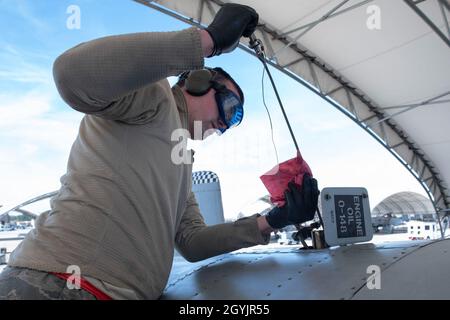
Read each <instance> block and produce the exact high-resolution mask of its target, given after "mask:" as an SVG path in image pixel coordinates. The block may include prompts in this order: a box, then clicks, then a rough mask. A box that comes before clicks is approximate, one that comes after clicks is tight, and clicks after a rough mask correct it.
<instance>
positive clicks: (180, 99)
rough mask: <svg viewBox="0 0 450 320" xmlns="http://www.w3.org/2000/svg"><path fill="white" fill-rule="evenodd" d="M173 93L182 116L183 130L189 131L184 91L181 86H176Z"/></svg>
mask: <svg viewBox="0 0 450 320" xmlns="http://www.w3.org/2000/svg"><path fill="white" fill-rule="evenodd" d="M172 93H173V96H174V98H175V103H176V105H177V109H178V113H179V114H180V120H181V125H182V126H183V129H186V130H189V123H188V122H189V120H188V108H187V104H186V99H185V98H184V94H183V91H182V90H181V88H180V86H177V85H175V86H173V87H172Z"/></svg>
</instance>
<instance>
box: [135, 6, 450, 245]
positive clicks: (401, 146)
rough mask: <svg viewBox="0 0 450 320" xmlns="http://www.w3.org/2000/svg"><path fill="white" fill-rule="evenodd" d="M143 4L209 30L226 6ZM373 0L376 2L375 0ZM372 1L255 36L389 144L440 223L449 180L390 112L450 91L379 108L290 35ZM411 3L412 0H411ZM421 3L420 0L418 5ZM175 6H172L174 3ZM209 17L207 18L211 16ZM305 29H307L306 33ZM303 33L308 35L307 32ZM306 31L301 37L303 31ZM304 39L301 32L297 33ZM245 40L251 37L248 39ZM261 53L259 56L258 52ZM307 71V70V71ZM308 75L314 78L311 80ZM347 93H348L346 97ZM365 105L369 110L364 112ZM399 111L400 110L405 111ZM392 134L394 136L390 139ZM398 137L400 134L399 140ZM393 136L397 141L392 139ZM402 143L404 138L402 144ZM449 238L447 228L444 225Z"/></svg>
mask: <svg viewBox="0 0 450 320" xmlns="http://www.w3.org/2000/svg"><path fill="white" fill-rule="evenodd" d="M133 1H135V2H138V3H140V4H143V5H145V6H147V7H149V8H152V9H154V10H157V11H159V12H162V13H164V14H166V15H169V16H171V17H174V18H176V19H178V20H180V21H183V22H185V23H187V24H190V25H192V26H196V27H198V28H204V23H205V20H208V19H209V21H210V20H212V17H214V15H215V13H216V12H217V11H218V10H219V9H220V7H221V6H222V5H223V4H224V2H223V1H220V0H196V1H192V3H193V5H197V8H196V9H197V10H194V11H195V12H196V16H193V17H187V16H184V15H182V14H181V13H180V12H177V11H175V9H174V8H172V7H173V6H174V5H173V2H170V1H165V0H158V1H150V0H133ZM370 1H372V0H370ZM370 1H369V0H364V1H361V2H359V3H356V4H354V5H352V6H349V7H348V8H345V9H341V10H340V11H337V10H338V9H339V8H341V7H342V6H343V5H344V4H345V3H346V2H347V1H342V2H340V3H339V4H338V5H337V6H336V7H335V8H333V10H331V11H328V12H327V13H326V14H325V15H324V16H322V18H320V19H319V20H317V21H314V22H311V23H309V24H307V25H304V26H301V27H299V28H295V29H292V30H289V31H286V32H279V31H277V30H275V29H274V28H271V27H270V26H269V25H268V24H267V23H265V22H264V21H261V19H260V24H259V25H258V27H257V30H256V31H255V35H256V36H257V37H258V38H260V39H261V41H262V44H263V45H264V47H265V50H266V55H267V56H268V57H272V58H267V63H268V64H270V65H271V66H272V67H274V68H276V69H278V70H279V71H281V72H283V73H284V74H286V75H287V76H289V77H291V78H292V79H294V80H295V81H297V82H298V83H300V84H301V85H303V86H304V87H306V88H308V89H309V90H311V92H313V93H314V94H316V95H318V96H319V97H321V98H322V99H324V100H325V101H327V102H328V103H330V104H331V105H332V106H334V107H335V108H336V109H338V110H339V111H341V112H342V113H344V114H345V115H346V116H348V117H349V118H350V119H351V120H353V121H354V122H355V123H356V124H357V125H358V126H360V127H361V128H362V129H364V130H365V131H366V132H367V133H369V134H370V135H371V136H372V137H373V138H374V139H375V140H377V141H378V142H379V143H380V144H381V145H382V146H383V147H385V148H386V150H388V151H389V152H390V153H391V154H392V155H393V156H394V157H395V158H396V159H397V160H398V161H399V162H400V163H401V164H402V165H403V166H404V167H405V168H406V169H407V170H408V171H409V172H410V173H411V174H412V175H413V177H414V178H415V179H416V180H417V181H418V182H419V184H420V185H421V186H422V187H423V189H424V190H425V192H426V194H427V195H428V197H429V199H430V200H431V202H432V203H433V206H434V208H435V210H436V215H437V218H438V221H439V223H440V224H441V219H443V218H444V217H445V216H446V215H449V211H448V209H449V208H450V195H449V194H448V189H447V186H446V183H445V181H444V180H443V179H442V178H441V177H440V175H439V172H438V170H437V169H436V167H435V166H434V164H433V162H432V161H431V160H430V158H429V157H427V155H426V153H425V152H424V151H423V150H422V149H421V148H420V147H419V146H418V145H417V144H416V143H415V142H414V141H413V140H412V139H411V138H410V137H408V135H407V133H406V132H404V130H403V129H402V128H401V127H400V126H399V125H398V124H397V123H396V122H395V120H394V119H393V118H394V117H395V114H394V115H389V114H388V113H386V111H385V110H388V109H392V108H406V110H402V111H401V112H400V113H403V112H407V111H408V110H411V109H412V108H415V107H422V106H426V105H429V104H436V103H442V102H444V101H436V100H437V99H438V98H442V97H445V96H446V95H448V94H449V93H448V92H447V93H443V94H441V95H439V96H437V97H433V98H431V99H428V100H427V101H422V102H420V103H417V104H416V105H413V104H411V105H405V106H385V107H383V106H379V105H377V104H376V103H375V102H374V101H372V100H371V99H370V98H369V97H368V96H367V95H366V94H365V93H364V92H363V91H362V90H360V89H358V88H357V87H356V86H355V85H353V84H352V83H351V82H350V81H348V80H346V79H345V78H344V77H343V76H342V75H340V74H339V73H338V72H337V71H336V70H333V69H332V68H331V67H330V66H328V65H327V64H326V63H325V62H324V61H321V59H320V58H319V57H316V56H314V55H313V54H311V53H310V52H309V51H308V50H307V49H305V48H300V47H299V45H298V44H297V43H296V41H295V39H292V38H289V37H288V36H289V34H291V33H293V32H295V31H299V30H302V29H306V30H305V31H306V32H308V31H309V30H311V28H312V27H314V26H316V25H318V24H319V23H322V22H324V21H326V20H328V19H331V18H333V17H336V16H337V15H341V14H344V13H346V12H349V11H350V10H353V9H356V8H358V7H360V6H361V5H363V4H366V3H369V2H370ZM405 1H406V0H405ZM414 5H416V4H414ZM171 6H172V7H171ZM205 17H206V19H205ZM305 31H304V32H305ZM304 32H303V33H304ZM303 33H301V34H300V36H301V35H302V34H303ZM297 37H298V36H297ZM244 41H245V40H244ZM239 47H240V48H241V49H243V50H244V51H246V52H248V53H250V54H252V55H255V53H254V51H253V50H251V49H250V48H249V47H248V42H247V43H245V45H244V44H242V43H241V44H240V45H239ZM277 47H278V48H280V47H281V48H282V50H291V51H292V52H294V53H295V55H296V56H297V58H295V59H293V60H292V61H281V59H280V56H279V53H280V52H277V51H276V50H274V49H273V48H277ZM255 56H256V55H255ZM305 62H306V63H307V64H308V66H309V74H307V75H305V74H298V73H296V72H295V70H294V67H295V66H296V65H297V64H299V63H305ZM304 72H306V71H304ZM318 72H322V74H326V75H327V76H328V78H327V79H330V78H331V79H332V80H333V81H335V82H337V83H338V84H339V85H338V86H337V87H335V88H333V89H332V90H329V91H328V92H326V91H324V89H322V88H324V87H325V86H324V85H322V83H321V82H322V81H324V80H322V81H320V80H319V78H318V77H317V73H318ZM305 79H311V80H310V81H309V82H308V81H307V80H305ZM342 91H343V92H344V93H345V94H344V96H345V97H346V99H342V98H338V97H337V95H336V94H337V93H342ZM340 96H341V97H342V95H340ZM362 108H364V110H362ZM361 111H364V113H366V114H367V112H369V114H371V115H370V116H369V117H365V118H361V117H360V116H359V113H362V112H361ZM400 113H398V114H400ZM388 132H389V138H388ZM392 137H395V139H393V138H392ZM390 140H393V141H394V142H390ZM398 141H400V142H398ZM441 232H442V236H443V231H442V227H441Z"/></svg>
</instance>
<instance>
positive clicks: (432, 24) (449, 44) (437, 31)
mask: <svg viewBox="0 0 450 320" xmlns="http://www.w3.org/2000/svg"><path fill="white" fill-rule="evenodd" d="M403 1H405V3H406V4H407V5H408V6H409V7H410V8H411V9H413V10H414V12H415V13H417V15H418V16H419V17H421V18H422V20H423V21H424V22H425V23H426V24H428V26H429V27H430V28H431V29H432V30H433V31H434V32H435V33H436V34H437V35H438V36H439V37H440V38H441V39H442V40H444V42H445V44H446V45H447V46H449V47H450V40H449V39H448V38H447V37H446V36H445V34H443V33H442V32H441V30H440V29H439V28H438V27H436V25H435V24H434V23H433V21H431V20H430V19H429V18H428V17H427V16H426V15H425V13H423V12H422V11H421V10H420V9H419V8H418V7H417V5H416V4H415V3H414V2H413V1H411V0H403Z"/></svg>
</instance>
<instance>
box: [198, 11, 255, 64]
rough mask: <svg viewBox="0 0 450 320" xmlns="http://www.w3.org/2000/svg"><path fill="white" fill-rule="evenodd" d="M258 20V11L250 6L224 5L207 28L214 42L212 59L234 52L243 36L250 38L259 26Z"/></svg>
mask: <svg viewBox="0 0 450 320" xmlns="http://www.w3.org/2000/svg"><path fill="white" fill-rule="evenodd" d="M258 18H259V16H258V14H257V13H256V11H255V10H254V9H253V8H251V7H249V6H244V5H241V4H236V3H226V4H224V5H223V6H222V8H220V10H219V12H217V14H216V16H215V17H214V20H213V22H211V24H210V25H209V26H208V27H207V28H206V31H208V33H209V34H210V36H211V38H212V39H213V41H214V50H213V53H212V54H211V57H212V56H215V55H216V56H218V55H220V54H221V53H224V52H231V51H233V50H234V49H235V48H236V47H237V46H238V44H239V39H240V38H241V37H242V36H244V37H250V36H251V35H252V33H253V32H254V31H255V28H256V25H257V24H258Z"/></svg>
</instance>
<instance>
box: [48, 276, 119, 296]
mask: <svg viewBox="0 0 450 320" xmlns="http://www.w3.org/2000/svg"><path fill="white" fill-rule="evenodd" d="M50 273H51V274H53V275H55V276H57V277H58V278H60V279H63V280H68V279H69V277H73V274H71V273H58V272H50ZM70 280H72V279H70ZM80 287H81V289H83V290H85V291H87V292H89V293H90V294H92V295H93V296H94V297H95V298H96V299H97V300H112V298H111V297H110V296H108V295H107V294H106V293H104V292H103V291H101V290H100V289H98V288H96V287H94V285H93V284H92V283H90V282H89V281H87V280H86V279H84V278H80Z"/></svg>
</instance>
